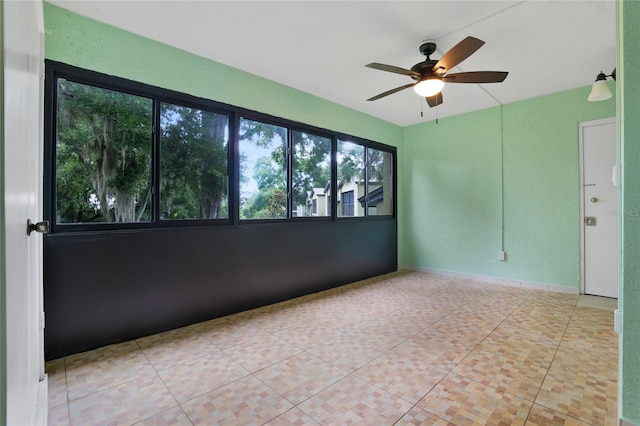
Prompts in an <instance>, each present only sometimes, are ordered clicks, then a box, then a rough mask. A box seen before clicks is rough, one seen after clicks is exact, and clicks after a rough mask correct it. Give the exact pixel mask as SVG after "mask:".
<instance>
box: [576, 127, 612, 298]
mask: <svg viewBox="0 0 640 426" xmlns="http://www.w3.org/2000/svg"><path fill="white" fill-rule="evenodd" d="M604 124H614V125H615V124H616V117H610V118H602V119H599V120H591V121H582V122H580V123H579V124H578V160H579V172H578V175H579V177H580V186H579V191H578V192H579V193H580V215H579V217H578V224H579V227H580V294H585V282H584V280H585V238H584V129H585V128H587V127H594V126H602V125H604ZM617 146H618V145H617V141H616V159H617V158H619V157H618V155H617V151H618V147H617ZM616 161H617V160H616ZM616 165H617V167H618V173H619V172H620V165H619V164H618V163H617V162H616ZM616 198H619V195H618V194H616ZM617 208H618V206H617V205H616V209H617Z"/></svg>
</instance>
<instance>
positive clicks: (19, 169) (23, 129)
mask: <svg viewBox="0 0 640 426" xmlns="http://www.w3.org/2000/svg"><path fill="white" fill-rule="evenodd" d="M0 7H2V8H3V10H2V12H3V13H2V15H3V16H2V18H3V56H4V67H3V72H4V79H3V81H2V88H3V92H4V93H3V96H2V102H3V119H2V121H3V124H4V134H3V135H2V142H3V144H4V158H2V160H3V164H2V168H3V172H4V177H3V179H0V182H2V183H1V184H0V195H3V196H4V212H0V213H3V214H0V216H4V222H0V223H2V226H3V227H4V229H3V230H2V231H3V232H1V234H2V235H3V236H2V237H1V238H2V240H1V241H0V243H2V244H3V248H4V250H3V251H4V253H3V257H4V259H3V260H4V265H3V266H4V271H3V272H2V273H3V275H2V279H1V280H0V283H1V284H2V286H4V289H3V290H4V292H5V299H4V302H5V305H4V306H3V308H4V309H3V311H4V315H5V318H4V321H3V326H4V327H5V330H4V333H3V334H4V335H3V339H4V341H3V342H0V343H2V344H3V346H4V348H5V350H6V352H5V353H6V357H3V359H2V361H1V362H0V366H1V370H0V376H1V379H0V380H2V384H3V385H5V386H6V388H5V389H6V395H3V396H4V401H3V403H4V404H3V405H4V407H3V408H4V409H5V410H6V414H5V415H6V417H5V418H6V422H7V424H8V425H34V424H44V423H45V422H46V406H47V401H46V394H47V393H46V377H45V375H44V360H43V354H44V351H43V340H42V333H43V332H42V327H41V318H42V316H41V312H42V257H41V252H42V236H41V235H40V234H39V233H37V232H34V233H32V234H31V236H27V232H26V231H27V219H31V220H33V221H37V220H39V219H40V217H41V216H42V204H41V201H40V200H41V197H42V190H41V187H42V143H41V136H42V123H41V120H42V113H41V111H42V108H43V104H44V103H43V100H42V85H41V78H40V75H41V70H42V64H43V51H42V41H43V21H42V2H40V1H32V0H30V1H4V2H2V5H1V6H0ZM3 414H4V413H3ZM3 420H4V419H3ZM0 422H1V420H0Z"/></svg>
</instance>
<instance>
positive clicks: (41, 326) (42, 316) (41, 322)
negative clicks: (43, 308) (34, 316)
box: [39, 312, 44, 330]
mask: <svg viewBox="0 0 640 426" xmlns="http://www.w3.org/2000/svg"><path fill="white" fill-rule="evenodd" d="M39 321H40V330H44V312H40V318H39Z"/></svg>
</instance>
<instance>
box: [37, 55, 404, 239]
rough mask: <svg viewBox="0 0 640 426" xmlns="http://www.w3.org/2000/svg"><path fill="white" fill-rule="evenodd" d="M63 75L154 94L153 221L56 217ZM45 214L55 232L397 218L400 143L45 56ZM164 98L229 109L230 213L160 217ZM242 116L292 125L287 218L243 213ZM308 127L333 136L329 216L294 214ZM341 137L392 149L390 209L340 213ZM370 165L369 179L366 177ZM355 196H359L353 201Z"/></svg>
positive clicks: (226, 112)
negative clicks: (295, 178) (295, 171)
mask: <svg viewBox="0 0 640 426" xmlns="http://www.w3.org/2000/svg"><path fill="white" fill-rule="evenodd" d="M58 78H64V79H66V80H68V81H72V82H76V83H81V84H85V85H89V86H94V87H97V88H102V89H107V90H114V91H119V92H123V93H127V94H131V95H135V96H141V97H145V98H151V99H152V100H153V129H154V131H153V135H152V137H153V142H152V159H151V169H152V170H151V175H152V176H151V179H152V186H153V192H152V200H151V206H152V212H151V220H150V221H148V222H131V223H122V222H111V223H93V222H91V223H89V222H85V223H73V224H71V223H64V224H63V223H57V221H56V219H57V211H56V207H57V206H56V158H55V155H56V122H57V110H56V107H57V86H58V85H57V79H58ZM44 89H45V92H44V101H45V114H44V142H45V146H44V186H43V191H44V212H43V213H44V218H45V220H48V221H49V222H50V224H51V233H68V232H100V231H105V232H118V231H131V230H146V229H166V228H185V227H201V226H232V225H240V224H242V225H243V226H245V225H247V224H262V223H289V222H316V221H349V220H380V219H390V218H392V219H395V218H396V215H397V200H396V196H395V194H397V149H396V147H394V146H391V145H386V144H383V143H380V142H375V141H371V140H368V139H364V138H360V137H356V136H352V135H348V134H344V133H341V132H336V131H331V130H327V129H323V128H319V127H316V126H312V125H308V124H304V123H300V122H295V121H292V120H288V119H284V118H280V117H276V116H272V115H269V114H265V113H261V112H257V111H252V110H248V109H245V108H241V107H237V106H233V105H229V104H225V103H221V102H217V101H214V100H210V99H206V98H202V97H197V96H194V95H191V94H186V93H181V92H178V91H174V90H170V89H164V88H160V87H157V86H152V85H149V84H145V83H140V82H136V81H133V80H129V79H125V78H122V77H117V76H113V75H107V74H104V73H100V72H96V71H91V70H87V69H83V68H79V67H75V66H72V65H68V64H65V63H62V62H57V61H52V60H48V59H47V60H45V85H44ZM162 103H170V104H174V105H178V106H184V107H188V108H194V109H200V110H203V111H207V112H211V113H215V114H220V115H226V116H228V120H229V121H228V123H229V136H228V141H227V144H228V145H227V155H228V158H227V161H228V163H227V174H228V189H227V202H228V209H229V210H228V215H227V218H220V219H176V220H162V219H161V218H160V211H159V208H158V207H159V204H160V200H159V197H160V190H159V182H160V157H159V155H160V131H159V130H160V106H161V104H162ZM240 119H248V120H255V121H261V122H264V123H267V124H273V125H276V126H283V127H286V128H287V130H288V131H287V141H286V144H287V160H286V173H287V177H286V180H287V217H286V218H282V219H240V198H239V197H240V194H239V192H240V186H239V183H240V182H239V181H240V179H239V178H240V158H239V136H240V135H239V131H240V130H239V123H240ZM295 131H297V132H304V133H309V134H313V135H317V136H320V137H326V138H328V139H329V140H330V141H331V155H330V157H331V169H330V181H329V183H328V187H329V189H330V191H328V193H327V194H326V196H327V197H328V200H330V203H329V206H328V207H329V209H330V211H328V212H327V215H326V216H313V215H312V216H293V214H292V208H293V207H294V206H293V194H292V190H293V189H292V155H293V152H292V151H293V149H292V135H293V132H295ZM338 140H342V141H348V142H352V143H355V144H358V145H362V146H364V147H365V158H366V150H367V148H373V149H376V150H380V151H385V152H388V153H390V154H391V155H392V160H393V163H392V167H393V171H392V180H393V182H392V185H393V186H392V188H393V194H394V196H393V200H392V202H393V205H392V214H390V215H371V216H370V215H368V214H367V209H365V215H364V216H353V217H352V216H339V215H338V212H337V202H336V200H337V198H338V197H337V192H338V189H337V188H336V182H337V143H338ZM366 169H367V168H366V167H365V182H367V176H366ZM355 202H356V200H354V203H355Z"/></svg>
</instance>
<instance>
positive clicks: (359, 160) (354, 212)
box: [337, 141, 365, 216]
mask: <svg viewBox="0 0 640 426" xmlns="http://www.w3.org/2000/svg"><path fill="white" fill-rule="evenodd" d="M337 163H338V182H337V193H338V199H337V205H338V216H364V212H365V209H364V207H362V206H361V205H360V204H359V203H357V202H354V201H355V200H357V199H358V198H360V197H362V196H364V146H362V145H358V144H355V143H353V142H345V141H338V158H337Z"/></svg>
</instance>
